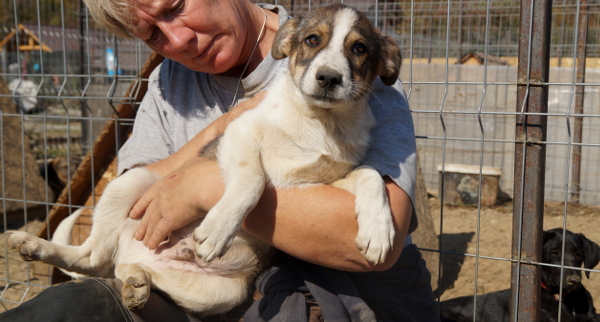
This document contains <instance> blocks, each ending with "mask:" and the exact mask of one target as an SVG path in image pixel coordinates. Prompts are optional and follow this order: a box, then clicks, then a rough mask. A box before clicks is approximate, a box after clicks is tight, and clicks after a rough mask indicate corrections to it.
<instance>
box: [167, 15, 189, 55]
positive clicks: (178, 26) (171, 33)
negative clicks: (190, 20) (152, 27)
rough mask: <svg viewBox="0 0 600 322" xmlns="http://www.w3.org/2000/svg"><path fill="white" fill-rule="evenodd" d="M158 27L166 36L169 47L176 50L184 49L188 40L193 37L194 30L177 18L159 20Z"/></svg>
mask: <svg viewBox="0 0 600 322" xmlns="http://www.w3.org/2000/svg"><path fill="white" fill-rule="evenodd" d="M159 27H160V29H161V30H162V32H163V34H164V35H165V37H167V39H168V41H169V45H170V46H171V48H172V49H173V50H174V51H176V52H182V51H184V50H186V49H187V47H188V45H189V44H190V41H191V40H192V39H193V38H194V37H195V33H194V31H193V30H192V29H190V28H188V27H186V26H185V24H183V23H182V22H181V21H179V20H178V19H174V20H170V21H164V22H161V23H159Z"/></svg>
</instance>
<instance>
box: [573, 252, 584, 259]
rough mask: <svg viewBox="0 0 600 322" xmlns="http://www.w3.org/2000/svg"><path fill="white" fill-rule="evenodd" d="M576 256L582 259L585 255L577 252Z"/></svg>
mask: <svg viewBox="0 0 600 322" xmlns="http://www.w3.org/2000/svg"><path fill="white" fill-rule="evenodd" d="M575 258H577V259H582V258H583V255H581V253H576V254H575Z"/></svg>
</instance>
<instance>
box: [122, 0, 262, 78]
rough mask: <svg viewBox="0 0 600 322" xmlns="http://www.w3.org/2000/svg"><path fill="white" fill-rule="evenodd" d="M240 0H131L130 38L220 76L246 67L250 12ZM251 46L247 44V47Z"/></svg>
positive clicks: (197, 69)
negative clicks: (237, 67)
mask: <svg viewBox="0 0 600 322" xmlns="http://www.w3.org/2000/svg"><path fill="white" fill-rule="evenodd" d="M247 4H248V2H247V1H241V0H133V9H132V10H133V17H134V23H135V25H136V27H135V30H133V34H134V36H135V37H137V38H140V39H142V40H144V41H145V42H146V44H147V45H148V46H149V47H150V48H151V49H152V50H154V51H156V52H158V53H159V54H161V55H163V56H165V57H167V58H170V59H172V60H175V61H177V62H180V63H182V64H183V65H185V66H186V67H188V68H190V69H192V70H196V71H201V72H206V73H211V74H221V73H224V72H226V71H228V70H230V69H231V68H232V67H236V66H239V65H242V64H244V63H245V60H244V59H245V57H244V55H243V51H244V50H245V49H244V48H245V45H246V42H247V38H248V37H247V32H248V30H249V29H250V28H251V27H252V24H251V20H250V16H251V14H252V12H251V11H250V10H252V9H254V8H253V7H252V6H248V5H247ZM252 45H253V44H251V45H250V46H252Z"/></svg>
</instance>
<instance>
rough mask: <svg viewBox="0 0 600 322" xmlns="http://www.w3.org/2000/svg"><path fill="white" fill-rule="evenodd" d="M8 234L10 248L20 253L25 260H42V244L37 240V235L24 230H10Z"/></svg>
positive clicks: (7, 243)
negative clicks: (40, 254) (40, 253)
mask: <svg viewBox="0 0 600 322" xmlns="http://www.w3.org/2000/svg"><path fill="white" fill-rule="evenodd" d="M6 234H7V236H8V237H7V238H6V245H7V246H8V249H10V250H11V251H13V252H15V253H17V254H19V256H21V258H22V259H23V260H24V261H28V262H31V261H37V260H40V256H39V249H40V244H39V243H38V242H37V241H36V239H37V238H36V237H35V236H32V235H30V234H28V233H26V232H24V231H9V232H7V233H6Z"/></svg>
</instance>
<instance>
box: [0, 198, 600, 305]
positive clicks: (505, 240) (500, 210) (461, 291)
mask: <svg viewBox="0 0 600 322" xmlns="http://www.w3.org/2000/svg"><path fill="white" fill-rule="evenodd" d="M429 201H430V205H431V213H432V216H433V219H434V227H435V228H436V230H437V233H438V234H439V229H440V213H441V211H440V206H439V203H438V200H437V199H436V198H430V199H429ZM563 210H564V205H563V204H562V203H546V210H545V213H546V215H545V217H544V229H552V228H557V227H562V225H563ZM477 212H478V211H477V208H470V207H454V206H445V207H444V208H443V226H442V230H443V231H442V248H443V250H445V251H451V252H457V253H467V254H475V253H476V241H477V236H476V231H477ZM567 213H568V215H567V229H569V230H571V231H574V232H578V233H583V234H584V235H586V236H587V237H588V238H589V239H591V240H593V241H595V242H597V243H600V231H599V230H598V229H597V228H596V225H595V224H590V223H597V222H599V221H600V207H599V206H595V207H589V206H582V205H581V206H573V205H569V208H568V212H567ZM480 219H481V220H480V231H481V234H480V244H479V253H480V255H481V256H490V257H494V258H504V259H506V258H509V256H510V250H511V229H512V203H510V202H509V203H506V204H503V205H499V206H494V207H484V208H482V209H481V217H480ZM40 225H41V222H40V221H38V220H35V221H31V222H29V224H28V225H27V226H23V227H20V228H19V227H18V226H17V227H9V228H10V229H27V230H28V231H30V232H36V231H37V230H38V228H39V227H40ZM4 240H5V236H4V234H0V245H4ZM6 259H8V260H6ZM7 262H8V264H9V265H8V267H7V265H6V263H7ZM475 262H476V261H475V258H474V257H469V256H467V257H465V256H462V255H453V254H445V255H443V257H442V274H441V275H442V279H441V283H440V284H441V287H440V290H441V300H446V299H450V298H454V297H458V296H464V295H472V294H473V292H474V289H475V277H476V272H475ZM598 268H599V269H600V265H599V266H598ZM0 276H1V277H0V278H2V279H3V280H4V279H6V276H9V279H10V280H11V282H10V283H9V284H8V285H6V283H5V284H4V285H1V287H0V289H1V290H2V293H1V295H0V298H1V301H0V312H1V311H4V310H6V309H9V308H12V307H15V306H17V305H18V303H20V302H22V301H24V300H27V299H30V298H32V297H33V296H35V295H37V294H38V293H39V292H41V291H42V290H43V289H44V286H43V285H44V281H40V280H37V279H35V278H34V277H33V273H32V267H31V266H30V265H28V264H26V263H25V262H23V261H21V260H20V258H19V257H18V256H16V255H14V254H12V253H9V252H7V251H4V252H1V253H0ZM28 281H29V282H30V283H31V284H32V285H31V286H30V287H27V285H26V283H27V282H28ZM583 283H584V285H585V286H586V288H587V289H588V290H589V291H590V292H591V293H592V296H593V297H594V299H595V301H594V302H595V305H596V307H600V273H591V275H590V279H589V280H588V279H586V278H584V280H583ZM437 288H438V287H437V286H434V290H436V289H437ZM507 288H510V262H509V261H506V260H504V261H503V260H497V259H480V260H479V270H478V272H477V292H478V294H483V293H489V292H493V291H498V290H503V289H507ZM13 302H14V303H13Z"/></svg>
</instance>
